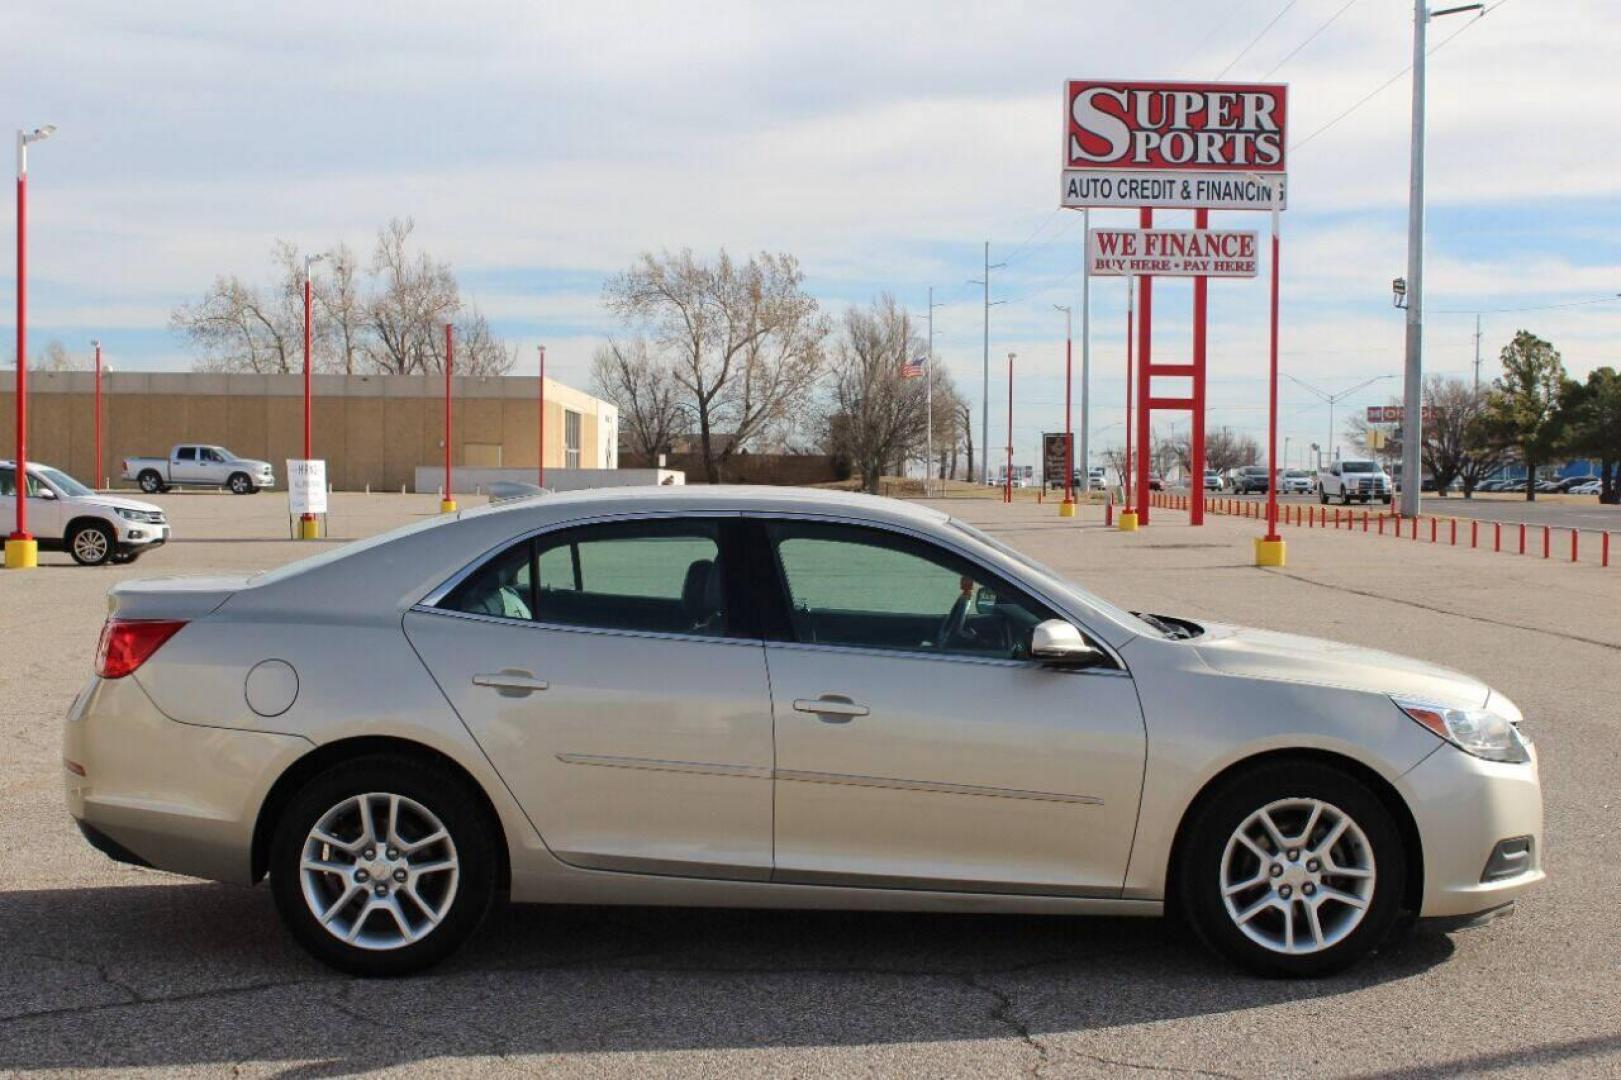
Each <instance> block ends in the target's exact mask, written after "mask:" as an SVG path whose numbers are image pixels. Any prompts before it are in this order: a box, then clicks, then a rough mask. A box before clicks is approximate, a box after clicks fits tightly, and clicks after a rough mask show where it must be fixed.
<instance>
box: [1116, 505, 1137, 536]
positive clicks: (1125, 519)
mask: <svg viewBox="0 0 1621 1080" xmlns="http://www.w3.org/2000/svg"><path fill="white" fill-rule="evenodd" d="M1116 521H1117V522H1118V528H1119V529H1120V531H1121V532H1136V531H1137V511H1135V510H1122V511H1120V517H1119V518H1117V519H1116Z"/></svg>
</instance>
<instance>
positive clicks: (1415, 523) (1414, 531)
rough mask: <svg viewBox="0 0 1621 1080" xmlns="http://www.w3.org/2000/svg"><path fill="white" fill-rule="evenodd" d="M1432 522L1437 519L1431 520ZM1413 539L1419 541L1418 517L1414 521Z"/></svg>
mask: <svg viewBox="0 0 1621 1080" xmlns="http://www.w3.org/2000/svg"><path fill="white" fill-rule="evenodd" d="M1430 520H1431V521H1432V522H1433V521H1434V520H1435V519H1434V518H1431V519H1430ZM1413 539H1414V540H1417V539H1418V518H1416V517H1415V518H1414V519H1413Z"/></svg>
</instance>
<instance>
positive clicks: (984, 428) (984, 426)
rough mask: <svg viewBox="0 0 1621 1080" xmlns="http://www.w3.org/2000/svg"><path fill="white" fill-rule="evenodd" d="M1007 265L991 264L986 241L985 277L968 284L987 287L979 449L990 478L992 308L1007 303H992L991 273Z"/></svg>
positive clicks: (984, 472)
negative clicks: (981, 442) (982, 441)
mask: <svg viewBox="0 0 1621 1080" xmlns="http://www.w3.org/2000/svg"><path fill="white" fill-rule="evenodd" d="M1006 265H1007V263H992V262H991V242H990V241H989V240H987V241H985V276H984V277H982V278H970V279H969V281H968V284H970V285H983V286H984V287H985V337H984V343H983V351H982V353H981V369H980V391H979V431H980V437H981V439H982V440H984V444H983V445H982V446H981V447H980V448H979V474H980V476H982V477H988V476H989V475H990V470H991V444H990V440H989V439H986V438H985V436H986V435H988V434H989V433H990V430H991V308H993V307H996V306H997V304H1004V303H1006V302H1007V301H1005V300H998V301H996V303H994V304H993V303H992V302H991V271H992V270H1000V269H1002V267H1004V266H1006Z"/></svg>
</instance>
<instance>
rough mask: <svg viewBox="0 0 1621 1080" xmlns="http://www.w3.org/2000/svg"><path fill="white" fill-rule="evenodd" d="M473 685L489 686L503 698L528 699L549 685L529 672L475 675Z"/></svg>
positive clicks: (499, 672)
mask: <svg viewBox="0 0 1621 1080" xmlns="http://www.w3.org/2000/svg"><path fill="white" fill-rule="evenodd" d="M473 685H474V686H488V687H490V688H491V689H492V690H494V691H495V692H496V693H498V694H500V695H501V696H502V697H528V696H529V695H530V694H532V693H534V692H535V691H536V690H544V689H546V686H547V683H546V680H545V679H537V678H535V677H534V676H533V675H531V674H529V672H527V671H496V672H490V673H486V674H482V675H474V676H473Z"/></svg>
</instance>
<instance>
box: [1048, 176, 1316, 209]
mask: <svg viewBox="0 0 1621 1080" xmlns="http://www.w3.org/2000/svg"><path fill="white" fill-rule="evenodd" d="M1274 195H1275V196H1276V198H1277V200H1278V209H1279V210H1282V209H1285V208H1286V207H1287V205H1288V201H1289V183H1288V179H1287V178H1286V177H1285V176H1283V174H1281V173H1268V174H1264V175H1260V176H1256V175H1250V174H1248V173H1228V172H1205V173H1168V172H1123V171H1114V170H1108V169H1065V170H1064V182H1063V188H1062V191H1061V192H1060V195H1059V205H1060V206H1065V207H1070V208H1072V209H1077V210H1078V209H1081V208H1082V207H1093V208H1094V209H1099V208H1109V207H1123V208H1127V209H1138V208H1140V207H1146V208H1150V209H1160V210H1197V209H1200V208H1201V207H1203V208H1206V209H1210V210H1270V209H1272V200H1273V198H1274Z"/></svg>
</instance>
